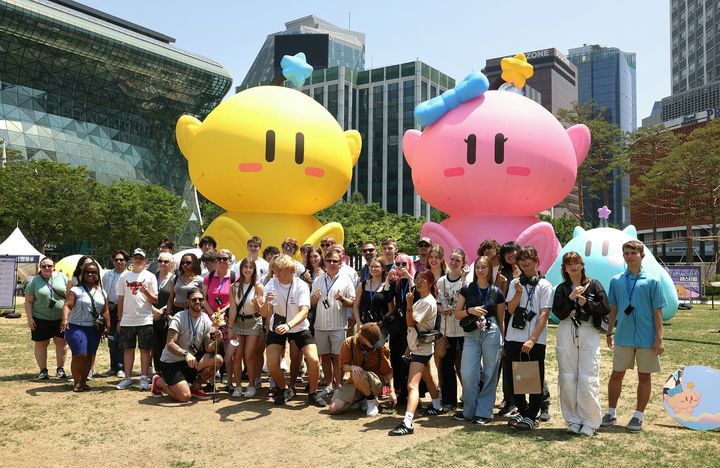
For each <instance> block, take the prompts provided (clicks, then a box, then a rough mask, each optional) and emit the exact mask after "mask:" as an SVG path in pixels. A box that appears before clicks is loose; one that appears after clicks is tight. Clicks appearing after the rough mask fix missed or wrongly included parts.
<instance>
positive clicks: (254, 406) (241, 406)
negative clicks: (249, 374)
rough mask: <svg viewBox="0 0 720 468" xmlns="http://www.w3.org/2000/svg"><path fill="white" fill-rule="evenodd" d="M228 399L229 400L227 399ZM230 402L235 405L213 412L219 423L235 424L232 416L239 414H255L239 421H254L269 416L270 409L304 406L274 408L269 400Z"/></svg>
mask: <svg viewBox="0 0 720 468" xmlns="http://www.w3.org/2000/svg"><path fill="white" fill-rule="evenodd" d="M228 399H229V398H228ZM231 402H233V403H235V404H234V405H230V406H223V407H222V408H218V409H217V411H215V412H216V413H217V414H218V415H220V422H236V421H237V420H236V419H234V418H232V416H235V415H237V414H240V413H244V412H252V413H256V414H254V415H252V416H248V417H245V418H242V419H241V421H255V420H257V419H260V418H262V417H265V416H270V414H271V413H272V411H271V410H272V409H277V410H278V411H285V410H301V409H303V408H305V405H303V406H289V405H285V406H275V405H273V403H272V402H271V401H269V400H265V399H264V398H263V399H261V400H256V399H253V400H231ZM290 403H291V404H292V403H293V400H290Z"/></svg>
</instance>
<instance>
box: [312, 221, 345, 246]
mask: <svg viewBox="0 0 720 468" xmlns="http://www.w3.org/2000/svg"><path fill="white" fill-rule="evenodd" d="M323 237H332V238H333V239H335V242H337V243H338V244H340V245H343V243H344V242H345V231H344V230H343V227H342V224H340V223H336V222H332V223H327V224H325V225H323V226H320V227H319V228H318V229H317V230H316V231H315V232H313V233H312V234H310V235H309V236H308V238H307V239H305V242H304V243H305V244H312V245H318V246H319V245H320V239H322V238H323Z"/></svg>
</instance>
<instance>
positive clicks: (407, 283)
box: [400, 278, 410, 302]
mask: <svg viewBox="0 0 720 468" xmlns="http://www.w3.org/2000/svg"><path fill="white" fill-rule="evenodd" d="M403 281H405V286H404V287H403V285H402V284H403ZM409 289H410V280H407V279H405V278H403V279H401V280H400V302H403V301H404V300H405V295H406V294H407V292H408V290H409Z"/></svg>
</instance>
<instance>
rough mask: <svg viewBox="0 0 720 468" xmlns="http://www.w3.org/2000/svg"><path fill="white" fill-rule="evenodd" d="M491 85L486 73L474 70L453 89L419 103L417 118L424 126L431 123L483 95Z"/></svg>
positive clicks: (416, 109)
mask: <svg viewBox="0 0 720 468" xmlns="http://www.w3.org/2000/svg"><path fill="white" fill-rule="evenodd" d="M489 87H490V83H489V82H488V79H487V77H486V76H485V75H484V74H482V73H481V72H472V73H470V74H469V75H468V76H466V77H465V79H464V80H462V81H461V82H460V83H458V84H457V85H455V87H454V88H453V89H448V90H447V91H445V92H444V93H442V94H441V95H440V96H435V97H434V98H432V99H429V100H427V101H424V102H421V103H420V104H418V105H417V107H415V120H417V122H418V123H419V124H420V125H423V126H427V125H431V124H433V123H434V122H436V121H437V120H438V119H440V117H442V116H443V115H445V114H446V113H447V112H449V111H451V110H453V109H455V108H456V107H457V106H459V105H460V104H463V103H465V102H468V101H469V100H471V99H475V98H476V97H480V96H482V95H483V94H484V93H485V91H487V90H488V88H489Z"/></svg>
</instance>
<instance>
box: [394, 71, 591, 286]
mask: <svg viewBox="0 0 720 468" xmlns="http://www.w3.org/2000/svg"><path fill="white" fill-rule="evenodd" d="M487 83H488V82H487V78H486V77H485V76H484V75H483V74H482V73H479V72H475V73H472V74H471V75H469V76H468V77H467V78H465V80H463V81H462V82H460V83H459V84H458V85H457V86H456V87H455V88H454V89H452V90H449V91H447V92H445V93H443V95H442V96H438V97H436V98H433V99H431V100H430V101H426V102H424V103H421V104H420V105H418V107H417V108H416V110H415V116H416V119H417V120H418V122H420V123H421V124H422V125H429V126H427V127H426V128H425V130H424V131H422V132H420V131H418V130H408V131H407V132H405V135H404V137H403V150H404V153H405V159H406V160H407V162H408V164H409V165H410V167H411V168H412V177H413V183H414V184H415V189H416V190H417V191H418V193H419V194H420V196H421V197H423V199H425V200H426V201H427V202H428V203H430V204H431V205H432V206H434V207H436V208H437V209H439V210H441V211H444V212H445V213H447V214H448V215H449V218H448V219H446V220H445V221H443V222H442V223H441V224H436V223H432V222H428V223H425V224H424V225H423V227H422V230H421V235H422V236H428V237H430V238H431V239H432V240H433V242H435V243H438V244H440V245H442V247H443V249H444V250H445V252H452V249H454V248H457V247H461V248H463V249H464V250H465V252H466V253H467V255H468V261H469V262H470V261H473V260H474V258H475V256H476V255H475V252H476V250H477V247H478V246H479V245H480V243H481V242H482V241H483V240H485V239H489V238H492V239H496V240H497V241H498V242H500V243H501V244H502V243H504V242H508V241H511V240H514V241H516V242H517V243H518V244H520V245H521V246H523V245H533V246H535V248H536V249H537V250H538V255H539V257H540V270H541V271H543V272H545V271H547V270H548V268H549V267H550V265H551V264H552V262H553V261H554V260H555V257H556V256H557V255H558V253H559V252H560V243H559V242H558V240H557V238H556V237H555V231H554V230H553V228H552V226H551V225H550V224H549V223H546V222H541V221H540V220H539V219H538V218H537V217H536V215H537V214H538V213H540V212H542V211H543V210H546V209H548V208H550V207H552V206H554V205H555V204H557V203H559V202H560V201H561V200H562V199H563V198H565V197H566V196H567V195H568V194H569V193H570V191H571V190H572V188H573V186H574V185H575V177H576V175H577V168H578V166H579V165H580V164H581V163H582V162H583V160H584V159H585V156H586V155H587V152H588V149H589V147H590V131H589V130H588V128H587V127H586V126H585V125H575V126H572V127H570V128H568V129H567V130H566V129H565V128H563V126H562V124H560V122H559V121H558V120H557V119H556V118H555V117H554V116H553V115H552V114H551V113H550V112H548V111H547V110H545V108H543V107H542V106H541V105H539V104H537V103H536V102H534V101H532V100H530V99H528V98H526V97H524V96H521V95H520V94H517V93H514V92H510V91H487V88H488V86H487Z"/></svg>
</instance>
